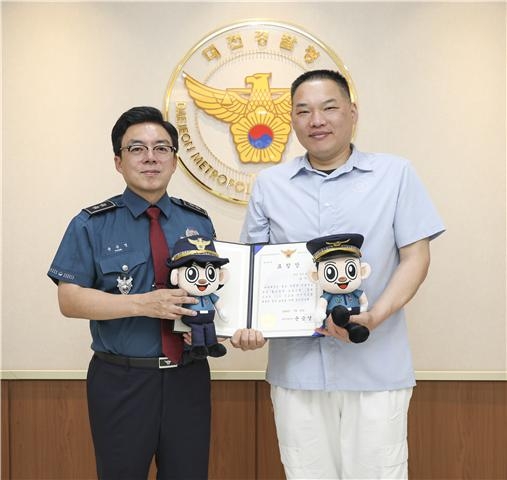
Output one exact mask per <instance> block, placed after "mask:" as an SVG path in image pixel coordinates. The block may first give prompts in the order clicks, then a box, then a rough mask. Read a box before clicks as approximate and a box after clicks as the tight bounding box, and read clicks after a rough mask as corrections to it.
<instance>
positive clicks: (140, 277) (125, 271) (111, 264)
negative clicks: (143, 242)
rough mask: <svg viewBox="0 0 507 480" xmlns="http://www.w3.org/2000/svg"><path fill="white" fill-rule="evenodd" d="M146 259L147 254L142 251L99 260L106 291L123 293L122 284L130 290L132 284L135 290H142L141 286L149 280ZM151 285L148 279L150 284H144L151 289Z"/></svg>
mask: <svg viewBox="0 0 507 480" xmlns="http://www.w3.org/2000/svg"><path fill="white" fill-rule="evenodd" d="M146 261H147V257H146V255H145V254H143V252H140V251H133V252H128V253H122V254H120V255H114V256H111V257H106V258H102V259H101V260H100V261H99V266H100V272H101V276H102V283H103V285H102V287H103V289H104V291H106V292H111V293H122V292H121V290H120V285H121V286H122V288H127V290H129V289H128V286H129V285H130V286H131V288H132V289H135V291H137V292H139V291H142V290H141V288H140V287H141V285H144V284H145V283H146V281H147V280H146V275H147V271H146ZM149 286H150V285H149V280H148V284H146V285H144V287H145V288H146V289H149ZM144 291H146V290H144ZM129 292H130V290H129V291H128V292H127V291H125V293H129Z"/></svg>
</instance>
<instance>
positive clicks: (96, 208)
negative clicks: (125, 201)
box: [83, 200, 118, 215]
mask: <svg viewBox="0 0 507 480" xmlns="http://www.w3.org/2000/svg"><path fill="white" fill-rule="evenodd" d="M117 206H118V205H116V203H114V202H113V201H111V200H104V201H103V202H100V203H97V204H96V205H92V206H91V207H86V208H83V210H84V211H85V212H87V213H89V214H90V215H95V214H96V213H102V212H107V211H108V210H112V209H114V208H116V207H117Z"/></svg>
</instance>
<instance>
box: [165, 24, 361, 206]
mask: <svg viewBox="0 0 507 480" xmlns="http://www.w3.org/2000/svg"><path fill="white" fill-rule="evenodd" d="M321 68H329V69H334V70H339V71H340V72H341V73H342V74H343V75H344V76H345V77H346V78H347V80H348V81H349V84H350V87H351V94H352V97H353V100H354V101H355V100H356V94H355V89H354V86H353V83H352V79H351V78H350V75H349V73H348V71H347V68H346V67H345V66H344V64H343V63H342V61H341V60H340V58H339V57H338V56H337V55H336V54H335V53H334V52H333V51H332V50H330V49H329V48H328V47H326V46H325V45H324V44H322V42H320V41H319V40H317V39H316V38H314V37H312V36H311V35H309V34H308V33H306V32H304V31H303V30H302V29H301V28H299V27H295V26H292V25H288V24H285V23H280V22H272V21H263V20H251V21H245V22H242V23H237V24H234V25H230V26H227V27H224V28H222V29H220V30H217V31H216V32H214V33H212V34H210V35H208V36H207V37H205V38H204V39H202V40H201V41H199V42H198V43H197V45H196V46H195V47H193V48H192V50H190V51H189V53H188V54H187V55H186V56H185V57H184V58H183V59H182V60H181V61H180V62H179V64H178V67H177V68H176V69H175V71H174V72H173V74H172V76H171V78H170V80H169V85H168V88H167V93H166V101H165V115H166V117H167V119H168V120H169V121H171V122H172V123H173V124H174V125H175V126H176V128H177V129H178V132H179V142H180V150H179V152H178V155H179V160H180V164H181V165H182V166H183V168H184V170H185V171H186V172H187V173H188V174H189V175H190V176H191V177H192V178H193V179H194V180H196V181H197V182H198V183H199V184H200V185H201V186H202V187H203V188H205V189H206V190H208V191H209V192H211V193H213V194H214V195H217V196H219V197H221V198H223V199H226V200H229V201H232V202H236V203H242V204H246V203H247V202H248V198H249V196H250V192H251V189H252V185H253V182H254V180H255V176H256V174H257V172H258V171H259V170H260V169H262V168H266V167H268V166H272V165H276V164H277V163H280V162H283V161H284V160H286V159H290V158H292V157H293V156H295V155H300V154H301V153H303V150H302V147H301V146H300V145H299V143H298V141H297V138H296V137H295V136H294V135H293V134H292V131H291V125H290V110H291V102H290V84H291V83H292V81H293V80H294V79H295V78H296V77H297V76H299V75H300V74H302V73H303V72H305V71H307V70H314V69H321Z"/></svg>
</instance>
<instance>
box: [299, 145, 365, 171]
mask: <svg viewBox="0 0 507 480" xmlns="http://www.w3.org/2000/svg"><path fill="white" fill-rule="evenodd" d="M351 148H352V153H351V155H350V157H349V158H348V160H347V161H346V162H345V164H344V165H342V166H341V167H339V168H337V169H336V170H335V171H334V172H333V173H331V174H330V176H333V177H337V176H339V175H342V174H344V173H348V172H350V171H352V170H353V169H354V168H356V169H357V170H362V171H364V172H371V171H372V170H373V164H372V162H371V160H370V157H369V155H368V154H366V153H363V152H360V151H359V150H358V149H357V148H356V147H355V145H353V144H351ZM290 168H291V171H290V178H294V177H295V176H296V175H298V174H299V173H301V172H304V171H307V172H315V171H316V170H315V169H314V168H313V167H312V166H311V164H310V161H309V160H308V152H307V153H305V154H304V155H302V156H300V157H297V158H296V160H295V162H293V163H292V165H291V167H290Z"/></svg>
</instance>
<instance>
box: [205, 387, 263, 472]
mask: <svg viewBox="0 0 507 480" xmlns="http://www.w3.org/2000/svg"><path fill="white" fill-rule="evenodd" d="M211 387H212V388H211V400H212V418H211V450H210V470H209V478H210V480H215V479H216V480H228V479H231V480H239V479H242V480H247V479H255V475H256V473H255V440H256V430H255V419H256V412H255V382H254V381H248V380H235V381H221V380H214V381H213V382H211Z"/></svg>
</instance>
